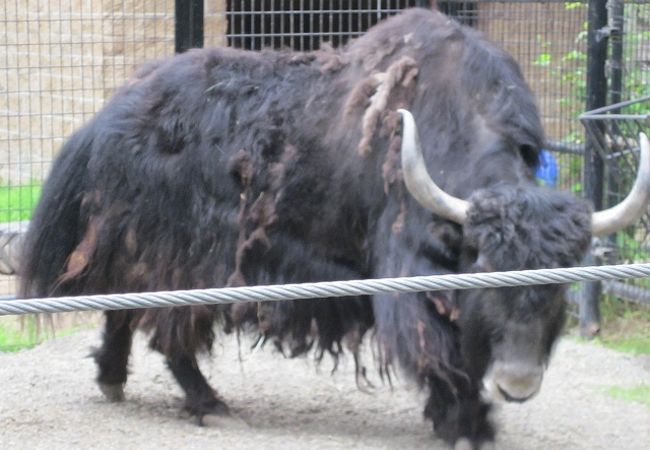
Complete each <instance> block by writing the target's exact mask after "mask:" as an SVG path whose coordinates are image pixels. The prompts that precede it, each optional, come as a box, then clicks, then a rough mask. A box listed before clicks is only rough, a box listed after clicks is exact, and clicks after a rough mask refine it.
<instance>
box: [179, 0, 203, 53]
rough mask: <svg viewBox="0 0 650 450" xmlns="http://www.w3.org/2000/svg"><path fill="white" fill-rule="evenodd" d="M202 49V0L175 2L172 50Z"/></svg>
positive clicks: (181, 51) (180, 0)
mask: <svg viewBox="0 0 650 450" xmlns="http://www.w3.org/2000/svg"><path fill="white" fill-rule="evenodd" d="M197 47H203V0H175V15H174V50H175V51H176V53H183V52H184V51H185V50H188V49H190V48H197Z"/></svg>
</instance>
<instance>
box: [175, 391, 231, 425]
mask: <svg viewBox="0 0 650 450" xmlns="http://www.w3.org/2000/svg"><path fill="white" fill-rule="evenodd" d="M181 417H187V418H193V419H194V420H195V421H196V423H197V425H199V426H200V427H212V426H221V425H222V424H223V423H224V421H225V420H227V419H228V418H229V417H230V408H228V405H226V404H225V403H224V402H223V401H222V400H220V399H218V398H217V399H215V400H214V402H213V401H211V402H210V406H205V405H204V406H202V407H200V408H197V407H192V406H189V405H186V406H185V408H184V409H183V411H181Z"/></svg>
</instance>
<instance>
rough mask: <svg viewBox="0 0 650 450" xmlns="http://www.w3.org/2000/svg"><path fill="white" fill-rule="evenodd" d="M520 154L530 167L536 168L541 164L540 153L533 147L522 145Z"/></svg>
mask: <svg viewBox="0 0 650 450" xmlns="http://www.w3.org/2000/svg"><path fill="white" fill-rule="evenodd" d="M519 153H520V154H521V157H522V158H523V159H524V162H525V163H526V165H527V166H529V167H536V166H537V164H538V163H539V152H538V151H537V150H536V149H535V148H534V147H533V146H531V145H520V146H519Z"/></svg>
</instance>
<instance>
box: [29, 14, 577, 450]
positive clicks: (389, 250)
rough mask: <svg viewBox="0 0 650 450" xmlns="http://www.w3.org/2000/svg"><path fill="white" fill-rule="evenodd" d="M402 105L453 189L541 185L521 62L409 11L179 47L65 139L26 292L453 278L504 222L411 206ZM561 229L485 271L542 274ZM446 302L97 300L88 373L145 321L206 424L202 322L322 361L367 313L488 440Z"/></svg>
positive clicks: (463, 193)
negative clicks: (310, 31)
mask: <svg viewBox="0 0 650 450" xmlns="http://www.w3.org/2000/svg"><path fill="white" fill-rule="evenodd" d="M400 107H401V108H408V109H409V110H411V111H412V112H413V114H414V116H415V118H416V120H417V122H418V125H419V129H420V133H421V140H422V143H423V146H424V157H425V159H426V161H427V165H428V168H429V170H430V171H431V174H432V176H433V178H434V179H435V180H436V181H437V182H438V183H439V184H440V185H441V187H443V188H444V189H445V190H447V191H448V192H450V193H451V194H453V195H456V196H460V197H468V196H470V194H472V193H475V192H476V191H477V190H480V189H488V191H484V192H492V191H490V189H491V188H492V187H493V186H495V185H497V184H499V185H503V186H504V187H502V188H499V189H501V190H500V191H498V192H505V193H508V192H524V193H526V192H528V191H529V190H531V192H534V194H531V198H533V197H534V198H537V199H539V201H540V202H542V203H543V201H546V200H544V199H547V198H551V199H552V198H555V195H556V194H554V193H552V192H551V191H543V192H542V191H537V190H534V191H533V190H532V189H533V188H532V186H533V185H534V181H533V173H534V170H535V167H536V164H537V152H538V150H539V148H540V146H541V144H542V142H543V133H542V128H541V125H540V122H539V117H538V113H537V109H536V106H535V102H534V100H533V97H532V95H531V93H530V91H529V89H528V87H527V86H526V84H525V82H524V81H523V79H522V76H521V74H520V71H519V69H518V67H517V65H516V64H515V62H514V61H513V59H512V58H511V57H510V56H508V55H507V54H506V53H505V52H503V51H502V50H500V49H499V48H497V47H495V46H493V45H492V44H490V43H488V42H487V41H486V40H484V39H483V37H482V36H481V35H480V34H478V33H477V32H475V31H473V30H471V29H468V28H464V27H461V26H460V25H458V24H457V23H455V22H453V21H451V20H450V19H448V18H447V17H445V16H443V15H442V14H439V13H436V12H431V11H427V10H421V9H415V10H410V11H406V12H404V13H403V14H401V15H399V16H396V17H393V18H391V19H389V20H387V21H385V22H383V23H381V24H379V25H378V26H376V27H374V28H373V29H371V30H370V31H369V32H368V33H367V34H366V35H364V36H363V37H361V38H359V39H358V40H356V41H353V42H352V43H350V44H349V45H348V46H346V47H345V48H343V49H341V50H332V49H323V50H321V51H317V52H313V53H309V54H296V53H291V52H272V51H264V52H261V53H253V52H245V51H239V50H232V49H227V48H213V49H205V50H192V51H189V52H187V53H185V54H183V55H179V56H176V57H174V58H170V59H167V60H163V61H160V62H156V63H153V64H151V65H149V66H147V67H146V68H144V69H143V70H141V71H140V72H139V73H138V74H137V75H136V76H135V77H134V78H133V79H132V80H130V81H129V82H128V83H126V84H125V85H124V86H123V87H122V88H121V89H119V90H118V91H117V92H116V94H115V95H114V96H113V98H112V99H111V100H110V101H109V102H108V103H107V105H106V106H105V107H104V108H103V109H102V110H101V111H100V112H99V113H98V114H97V115H96V116H95V117H94V118H93V119H92V120H91V121H90V122H89V123H87V124H86V125H85V126H84V127H82V128H81V129H80V130H78V131H77V132H76V133H75V134H74V135H73V136H72V137H71V138H70V139H69V140H68V141H67V142H66V143H65V145H64V147H63V149H62V150H61V152H60V155H59V156H58V158H57V160H56V162H55V164H54V166H53V169H52V172H51V175H50V177H49V179H48V181H47V183H46V185H45V187H44V189H43V196H42V199H41V201H40V202H39V205H38V207H37V209H36V212H35V214H34V218H33V220H32V222H31V225H30V229H29V232H28V235H27V238H26V243H25V255H24V259H23V261H24V264H23V267H22V271H21V273H22V286H21V292H22V295H23V296H46V295H73V294H81V293H99V292H127V291H156V290H170V289H186V288H204V287H215V286H228V285H232V286H238V285H244V284H247V285H253V284H269V283H291V282H308V281H324V280H344V279H358V278H379V277H397V276H411V275H429V274H435V273H452V272H457V271H459V270H462V269H463V264H462V257H461V256H462V255H463V254H464V253H463V252H464V250H463V249H465V248H466V247H467V244H466V243H464V240H465V239H467V237H469V236H476V239H477V241H481V238H480V236H481V235H482V233H483V232H484V230H486V229H490V227H496V228H495V229H494V230H491V231H489V232H488V234H490V233H492V232H493V231H495V232H498V230H497V229H498V227H499V226H503V223H502V222H501V223H498V222H494V223H493V224H490V219H489V218H490V217H492V215H493V214H494V212H493V211H492V209H491V206H490V205H492V204H493V203H494V202H492V200H489V199H490V198H491V197H490V195H492V194H481V193H477V194H475V196H474V197H473V200H472V201H473V205H474V206H473V209H472V211H473V212H471V213H470V222H471V225H470V226H469V227H468V228H466V229H465V230H463V229H461V227H459V226H457V225H455V224H451V223H449V222H447V221H444V220H441V219H440V218H438V217H436V216H434V215H433V214H431V213H429V212H428V211H425V210H423V209H422V208H421V207H420V206H419V205H418V204H417V203H416V202H415V201H414V200H413V199H411V198H410V196H408V195H407V193H406V191H405V189H404V186H403V183H402V179H401V170H400V166H399V141H400V137H399V120H398V116H397V114H395V112H394V111H395V109H396V108H400ZM359 150H361V151H359ZM522 189H523V191H522ZM494 192H497V191H494ZM494 195H497V194H494ZM503 195H506V194H503ZM513 195H514V197H515V198H513V199H511V200H512V203H516V202H523V203H522V210H526V211H530V213H529V214H531V218H530V219H531V220H530V223H535V221H538V222H543V221H546V220H548V219H549V217H548V215H549V214H558V215H559V216H561V217H566V218H569V217H573V216H572V215H570V214H573V213H571V211H573V208H574V206H572V204H570V201H569V200H565V198H564V197H562V199H563V200H562V201H566V202H567V206H566V207H565V208H564V209H562V208H555V209H554V208H551V207H547V208H539V209H526V205H527V204H528V203H526V202H528V201H529V200H530V199H527V198H526V196H525V195H524V196H523V197H522V196H519V195H518V194H516V195H515V194H513ZM522 199H523V200H522ZM571 201H574V200H571ZM574 202H575V203H576V204H579V202H578V201H574ZM550 203H551V204H555V203H554V202H553V201H550ZM576 208H577V209H576V211H586V209H585V208H584V207H582V206H579V207H576ZM576 214H578V213H576ZM580 214H581V213H580ZM578 215H579V214H578ZM484 219H485V220H484ZM518 220H519V219H518V218H517V217H515V218H514V223H515V225H516V224H517V223H519V222H518ZM527 220H528V219H527ZM563 220H564V219H563ZM566 220H567V222H568V225H569V228H571V226H573V227H574V228H572V229H574V233H573V234H571V233H569V234H567V233H568V232H567V228H565V227H564V224H563V226H562V227H558V229H555V228H548V229H547V231H543V232H541V231H540V233H538V235H535V236H529V238H528V239H526V240H525V242H530V240H531V239H532V240H533V244H532V245H531V246H530V248H524V247H523V246H522V245H521V244H520V243H519V242H518V241H517V243H516V245H515V244H513V245H512V246H511V247H508V249H507V251H506V250H503V251H506V253H505V254H504V255H501V253H500V252H501V251H502V249H501V248H500V247H499V246H496V247H495V248H492V247H490V250H489V251H488V253H489V254H490V255H494V258H493V259H490V261H491V263H492V265H493V267H491V269H493V270H498V269H504V268H523V267H522V264H523V266H526V265H527V264H528V263H522V261H529V258H530V255H531V254H535V253H540V252H541V253H542V256H540V260H539V264H540V265H541V264H542V263H544V262H546V261H547V260H550V261H555V262H557V265H559V266H561V265H571V264H573V263H574V262H576V261H578V260H579V259H580V256H581V252H583V251H584V248H583V247H584V246H583V245H582V244H583V243H584V242H586V241H588V234H589V230H588V227H587V226H586V225H585V223H583V222H584V221H583V220H582V219H579V220H573V219H570V220H569V219H566ZM527 223H528V222H527ZM552 223H556V222H552ZM506 228H507V227H506ZM556 231H560V233H557V234H556ZM574 235H575V236H574ZM472 239H473V238H472ZM574 240H575V241H576V242H578V241H579V242H580V243H581V244H580V245H575V244H574ZM512 242H515V241H514V240H513V241H512ZM549 242H553V244H551V243H549ZM569 243H570V245H568V244H569ZM565 244H566V245H565ZM479 246H480V245H479ZM563 248H565V249H566V250H565V251H564V253H562V252H560V253H562V254H561V255H560V253H558V251H560V250H561V249H563ZM479 250H481V249H479ZM476 251H478V250H476ZM486 251H487V250H486ZM511 256H512V257H511ZM506 263H507V264H506ZM510 263H512V264H510ZM536 264H537V263H536ZM456 303H457V301H456V299H455V298H454V296H453V294H452V293H449V292H446V293H445V292H443V293H438V294H435V295H434V296H433V297H431V296H426V295H416V294H401V295H380V296H376V297H375V298H372V299H370V298H365V297H357V298H346V299H337V300H310V301H291V302H281V303H272V304H264V305H259V306H235V307H185V308H174V309H156V310H150V311H121V312H109V313H107V325H106V331H105V338H104V344H103V346H102V347H101V348H100V349H99V350H98V351H97V352H96V359H97V362H98V365H99V369H100V373H99V376H98V380H99V381H100V383H102V384H103V385H116V384H121V383H124V382H125V381H126V377H127V370H126V364H127V360H128V354H129V350H130V342H131V333H132V332H133V330H134V329H135V328H136V327H142V328H144V329H146V330H150V331H151V335H152V339H151V346H152V347H153V348H155V349H157V350H159V351H161V352H162V353H164V354H165V356H166V358H167V361H168V364H169V367H170V369H171V370H172V372H173V373H174V375H175V376H176V378H177V379H178V381H179V383H180V384H181V386H182V387H183V388H184V389H185V392H186V393H187V408H188V410H190V412H192V413H194V414H197V415H198V416H199V417H202V416H203V415H204V414H206V413H210V412H220V411H221V412H223V410H224V408H225V406H224V405H223V403H222V402H221V400H220V399H219V398H218V397H217V396H216V395H215V393H214V392H213V391H212V389H211V388H210V387H209V385H208V384H207V382H206V381H205V379H204V378H203V376H202V375H201V373H200V372H199V371H198V366H197V365H196V353H197V352H198V351H201V350H206V351H209V350H210V348H211V346H212V342H213V339H214V333H213V331H212V323H213V321H218V322H220V323H221V324H222V325H223V326H224V328H225V329H226V330H227V331H231V330H235V329H236V330H250V329H253V330H257V332H259V333H261V335H262V337H263V339H265V340H267V339H271V340H272V341H274V342H275V343H276V345H277V347H278V348H280V349H282V351H285V352H288V353H289V354H290V355H292V356H295V355H298V354H301V353H304V352H306V351H308V350H309V349H311V348H313V347H314V346H316V347H317V348H318V354H319V355H322V354H323V353H331V354H333V355H338V354H339V353H341V352H342V351H344V349H345V346H346V345H347V348H349V349H350V350H351V351H352V352H356V351H357V349H358V347H359V343H360V341H361V339H362V338H363V336H364V335H365V334H367V330H369V329H370V328H372V327H373V326H375V327H376V337H377V341H378V342H379V345H380V347H381V349H382V353H381V361H382V371H383V370H384V369H388V368H389V367H390V366H391V365H392V364H393V363H395V362H397V361H399V363H400V364H401V367H402V368H403V369H404V370H405V373H407V374H409V375H411V376H413V377H415V378H416V379H417V380H418V381H420V383H422V384H423V385H425V386H426V388H427V389H428V391H429V395H430V397H429V400H428V402H427V407H426V414H427V415H428V416H429V417H431V418H433V420H434V422H435V425H436V430H437V431H438V433H439V434H440V435H441V436H443V437H444V438H445V439H448V440H449V441H450V442H454V441H455V440H456V439H458V438H459V437H461V436H464V437H468V438H469V439H471V440H472V441H473V442H482V441H484V440H488V439H491V437H492V428H491V425H490V424H489V422H488V421H487V418H486V415H487V409H488V408H487V405H485V404H483V403H482V402H481V401H480V400H479V399H478V389H479V385H478V383H479V381H477V380H476V379H475V378H476V377H474V376H472V375H471V373H470V372H471V371H470V368H468V365H467V362H466V360H465V353H464V349H463V348H462V344H461V339H462V338H463V336H464V335H463V333H462V330H460V329H459V325H458V323H457V322H456V321H455V320H453V319H455V318H456V317H455V316H454V314H451V313H449V311H452V310H454V308H455V305H456ZM520 308H523V309H524V310H527V308H529V307H528V306H526V305H525V304H523V305H520ZM528 310H529V311H531V314H534V313H535V312H534V310H530V309H528ZM355 361H357V358H356V354H355ZM359 372H362V371H358V373H359ZM383 373H386V372H385V371H383ZM388 373H390V372H388ZM233 395H234V394H233Z"/></svg>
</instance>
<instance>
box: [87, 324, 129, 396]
mask: <svg viewBox="0 0 650 450" xmlns="http://www.w3.org/2000/svg"><path fill="white" fill-rule="evenodd" d="M137 314H139V313H138V312H136V311H106V313H105V318H106V322H105V324H104V340H103V343H102V346H101V347H100V348H99V349H96V350H95V351H94V352H93V356H94V358H95V362H96V363H97V366H98V369H99V374H98V375H97V383H98V384H99V388H100V390H101V391H102V393H103V394H104V395H105V396H106V398H107V399H108V400H110V401H113V402H119V401H122V400H124V384H125V383H126V378H127V376H128V373H127V364H128V362H129V354H130V353H131V341H132V338H133V321H134V320H133V319H134V317H136V315H137Z"/></svg>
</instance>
